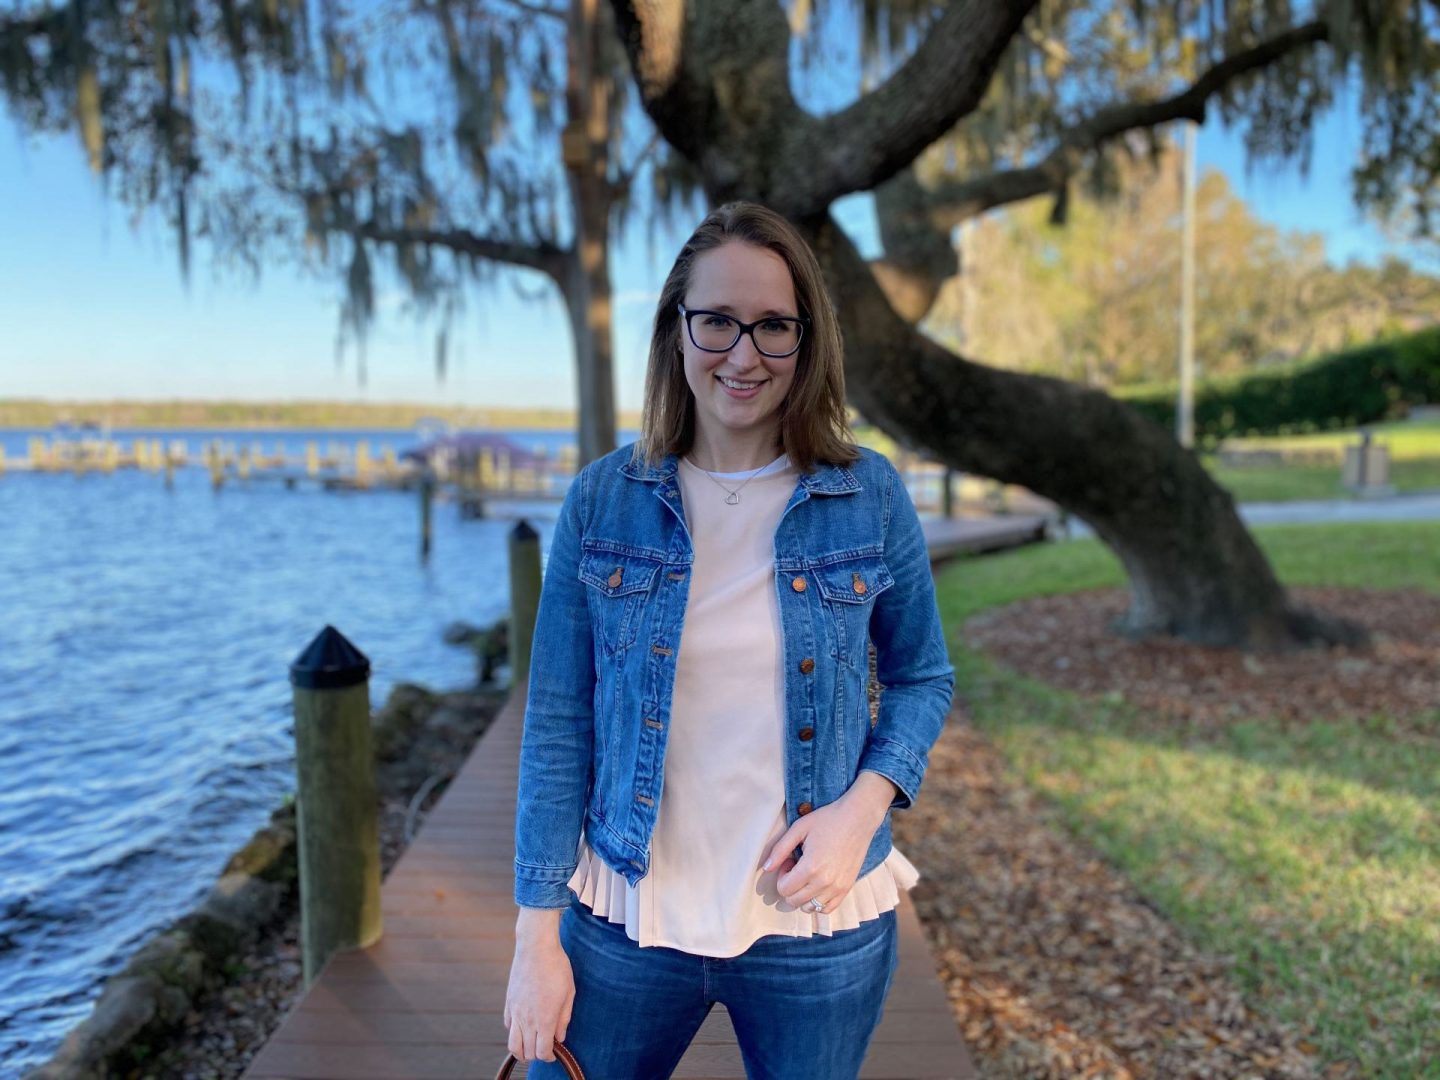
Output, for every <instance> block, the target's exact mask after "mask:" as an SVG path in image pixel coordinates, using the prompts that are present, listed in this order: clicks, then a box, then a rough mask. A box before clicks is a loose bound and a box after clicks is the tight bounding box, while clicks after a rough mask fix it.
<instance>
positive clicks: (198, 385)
mask: <svg viewBox="0 0 1440 1080" xmlns="http://www.w3.org/2000/svg"><path fill="white" fill-rule="evenodd" d="M1359 138H1360V123H1359V120H1358V119H1357V118H1356V116H1355V113H1354V103H1353V102H1350V103H1348V104H1347V105H1346V106H1345V107H1344V108H1342V109H1339V110H1337V111H1336V113H1335V114H1333V115H1332V116H1330V117H1329V118H1328V119H1326V120H1325V121H1323V122H1322V123H1321V125H1320V126H1319V128H1318V129H1317V133H1316V140H1315V153H1314V158H1313V163H1312V168H1311V171H1310V175H1309V177H1308V178H1302V177H1301V176H1300V174H1299V170H1298V168H1297V167H1295V166H1287V167H1285V168H1284V169H1281V170H1278V171H1275V170H1266V169H1264V168H1260V169H1257V171H1256V172H1255V174H1254V175H1252V176H1249V177H1247V176H1246V169H1245V163H1244V150H1243V147H1242V146H1241V144H1240V141H1239V139H1238V137H1236V136H1232V135H1229V134H1227V133H1226V132H1224V131H1223V130H1222V129H1220V128H1219V126H1218V122H1217V121H1214V120H1212V121H1211V122H1210V123H1209V124H1207V126H1206V127H1205V128H1203V129H1202V130H1201V132H1200V135H1199V139H1198V141H1197V146H1198V160H1199V164H1200V168H1201V169H1205V168H1207V167H1214V168H1218V169H1220V170H1222V171H1224V172H1225V173H1226V174H1227V175H1228V176H1229V177H1230V180H1231V183H1232V185H1233V187H1234V188H1235V190H1236V191H1237V192H1238V193H1240V194H1241V195H1242V196H1243V197H1245V198H1246V199H1247V200H1249V201H1250V203H1251V204H1252V206H1253V208H1254V210H1255V212H1256V213H1257V214H1258V215H1259V216H1260V217H1261V218H1263V219H1265V220H1268V221H1271V222H1273V223H1275V224H1276V225H1279V226H1281V227H1283V228H1287V229H1297V228H1298V229H1305V230H1310V231H1318V232H1321V233H1323V234H1324V236H1325V238H1326V244H1327V251H1328V254H1329V256H1330V258H1331V259H1332V260H1334V261H1336V262H1343V261H1345V260H1346V259H1348V258H1352V257H1354V258H1361V259H1364V260H1366V261H1372V260H1374V259H1376V258H1377V257H1379V256H1380V255H1381V254H1382V253H1384V252H1385V251H1388V250H1394V248H1393V245H1390V244H1388V243H1387V241H1386V240H1385V238H1384V237H1383V235H1382V234H1381V233H1380V232H1379V230H1377V229H1376V228H1375V227H1374V226H1373V225H1370V224H1368V223H1366V222H1365V221H1363V220H1362V219H1361V218H1360V217H1359V216H1358V215H1357V214H1356V212H1355V210H1354V208H1353V205H1352V202H1351V198H1350V193H1349V189H1348V183H1349V181H1348V171H1349V164H1350V163H1351V162H1352V161H1353V160H1354V158H1355V154H1356V152H1357V149H1358V146H1359ZM0 140H3V142H0V145H4V146H5V149H4V150H3V151H0V397H46V398H83V399H90V400H93V399H97V398H161V397H163V398H173V397H182V398H250V399H271V400H274V399H302V398H308V399H317V398H318V399H329V400H345V401H394V400H405V401H424V402H429V403H435V404H454V405H461V404H463V405H516V406H524V405H550V406H558V407H568V408H573V407H574V404H575V392H574V376H573V370H572V366H571V361H570V340H569V333H568V329H567V327H566V319H565V315H564V310H563V308H562V307H561V305H560V303H559V301H558V299H557V298H555V297H553V296H551V297H550V298H548V299H545V300H543V301H541V302H537V303H522V302H521V301H520V300H519V299H518V298H516V296H515V294H514V292H513V291H512V290H510V289H509V288H508V287H503V286H502V287H501V288H498V289H494V290H491V291H490V292H489V293H480V292H477V293H476V294H475V295H474V296H473V297H472V298H471V300H470V302H469V306H468V308H467V310H466V312H464V313H462V315H461V318H460V322H459V324H458V330H457V331H456V332H455V333H452V341H453V342H455V343H456V344H455V346H454V348H453V349H452V352H451V358H452V360H451V370H450V373H449V375H448V377H447V379H446V380H445V382H443V383H440V382H437V380H436V377H435V373H434V362H433V354H434V335H435V326H434V325H433V324H430V325H424V326H422V327H418V328H417V327H416V325H415V324H414V322H413V320H412V319H410V318H409V317H408V316H405V315H402V314H400V313H399V312H398V310H397V308H398V305H399V302H400V300H401V296H400V294H399V293H397V292H394V291H387V292H382V293H381V295H380V297H379V307H380V309H381V310H380V317H379V319H378V320H377V323H376V326H375V328H374V331H373V334H372V337H371V340H370V343H369V347H368V351H367V367H368V372H369V378H368V382H367V385H365V386H364V387H361V386H359V385H358V380H357V378H356V371H355V356H354V351H353V348H352V349H351V350H350V351H349V352H347V354H346V357H345V362H344V365H343V367H341V368H338V369H337V366H336V364H335V361H334V336H335V325H336V310H337V305H338V301H339V289H340V286H339V282H338V280H337V281H335V282H333V283H332V282H327V281H318V280H315V279H313V278H305V277H301V276H299V275H298V274H296V273H295V272H292V271H289V270H287V269H284V268H279V269H267V270H266V271H265V272H264V274H263V275H262V277H261V280H260V281H259V283H258V284H252V282H251V281H250V280H249V278H248V276H246V275H245V274H244V273H243V272H238V271H218V270H212V269H211V267H210V265H209V262H208V252H207V250H206V249H205V248H204V247H203V246H200V247H197V248H196V250H195V251H194V253H193V255H192V276H191V283H190V288H189V290H188V292H187V290H186V288H185V287H184V285H183V284H182V282H181V278H180V272H179V266H178V261H177V258H176V255H175V251H174V241H173V239H172V238H171V236H170V235H169V233H168V232H167V231H166V228H165V226H164V225H163V224H162V223H161V222H160V221H159V219H158V218H156V217H154V216H153V215H152V216H151V217H149V218H147V219H146V220H145V221H143V222H142V223H141V224H140V225H139V226H138V227H137V228H132V225H131V223H130V221H129V210H128V208H126V207H125V206H123V205H122V204H120V203H119V202H117V201H107V200H106V198H105V196H104V195H103V193H102V190H101V188H100V185H99V183H98V182H97V181H96V180H95V179H94V178H93V177H91V175H90V173H89V171H88V169H87V168H86V166H85V163H84V155H83V152H82V150H81V149H80V146H79V142H78V139H77V138H76V137H74V136H73V135H72V136H67V137H64V138H53V137H46V138H35V137H33V136H27V135H23V134H21V133H20V132H18V131H17V130H16V128H15V126H14V124H13V123H12V122H11V121H9V120H4V121H0ZM837 213H838V214H839V216H840V217H841V220H842V221H843V222H845V223H846V225H847V227H850V228H851V229H852V232H854V233H855V234H856V235H857V236H858V237H860V239H861V242H862V246H863V245H864V244H865V242H866V239H867V234H868V233H869V232H870V231H871V228H872V224H871V219H870V215H869V206H868V201H867V200H866V199H865V198H864V197H856V198H852V199H850V200H847V201H846V202H845V203H844V204H842V205H841V206H840V207H838V208H837ZM680 239H682V238H681V237H679V236H676V237H673V238H671V240H670V242H669V243H668V244H667V243H666V242H665V241H664V240H661V241H660V242H659V243H657V245H656V252H657V255H656V258H655V259H654V260H653V261H652V260H651V259H650V258H649V257H648V256H647V253H646V250H645V243H644V241H643V239H640V238H638V237H636V238H634V239H633V240H631V242H628V243H622V245H621V247H620V250H619V252H618V256H617V259H616V265H615V271H614V277H615V287H616V293H617V303H616V339H617V340H616V365H615V378H616V393H617V400H618V403H619V405H620V407H621V408H624V409H638V408H639V404H640V396H641V388H642V385H643V382H644V363H645V340H646V334H647V331H648V323H649V320H650V318H651V317H652V315H653V305H654V296H655V292H656V290H657V289H658V287H659V284H660V280H661V278H662V276H663V274H664V272H665V270H666V269H667V267H668V261H669V258H670V256H671V253H672V252H673V250H674V247H675V246H677V245H678V243H679V241H680ZM537 280H538V279H537Z"/></svg>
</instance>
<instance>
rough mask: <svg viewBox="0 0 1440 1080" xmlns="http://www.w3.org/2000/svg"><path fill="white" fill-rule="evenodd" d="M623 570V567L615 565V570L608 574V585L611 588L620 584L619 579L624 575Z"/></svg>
mask: <svg viewBox="0 0 1440 1080" xmlns="http://www.w3.org/2000/svg"><path fill="white" fill-rule="evenodd" d="M624 572H625V571H624V568H623V567H619V566H617V567H615V572H614V573H613V574H611V575H610V587H611V588H612V589H613V588H616V587H617V586H618V585H619V584H620V579H621V577H622V576H623V575H624Z"/></svg>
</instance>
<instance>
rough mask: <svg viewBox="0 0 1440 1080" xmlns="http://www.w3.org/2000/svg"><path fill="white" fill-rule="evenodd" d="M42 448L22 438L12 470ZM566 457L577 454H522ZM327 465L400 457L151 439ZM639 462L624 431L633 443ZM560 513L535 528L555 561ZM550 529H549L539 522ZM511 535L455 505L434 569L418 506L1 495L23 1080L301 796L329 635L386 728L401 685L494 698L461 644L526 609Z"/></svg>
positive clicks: (381, 496) (13, 948)
mask: <svg viewBox="0 0 1440 1080" xmlns="http://www.w3.org/2000/svg"><path fill="white" fill-rule="evenodd" d="M33 434H38V433H35V432H25V431H5V432H0V445H3V446H4V448H5V452H6V457H7V458H8V459H9V460H10V461H11V462H14V461H15V460H16V459H18V458H22V457H24V456H25V455H26V452H27V449H26V448H27V440H28V438H29V437H30V436H31V435H33ZM507 434H509V435H510V437H511V438H513V439H514V440H515V441H516V442H517V443H518V444H519V445H521V446H522V447H526V448H532V447H535V446H538V445H545V446H546V447H548V448H550V449H551V450H552V451H553V450H557V449H558V448H559V447H561V446H563V445H566V444H570V443H573V438H572V437H571V436H570V435H569V434H568V433H564V432H558V433H557V432H533V433H532V432H518V433H507ZM137 436H138V437H144V438H159V439H164V440H167V442H168V441H169V440H174V439H185V440H187V442H188V443H189V446H190V449H191V452H192V453H197V454H198V453H199V451H200V448H201V446H202V445H203V443H204V442H205V441H206V440H208V439H209V438H211V437H219V438H222V439H224V440H225V441H227V442H233V443H235V444H237V445H251V444H253V443H255V442H257V441H258V442H259V443H261V444H262V445H263V447H264V449H265V451H266V453H270V452H272V451H273V449H274V448H275V446H276V444H277V443H280V442H283V443H284V444H285V446H286V447H287V453H289V454H290V455H292V456H294V457H296V458H299V457H301V456H303V454H304V447H305V443H306V442H307V441H308V440H311V439H314V440H317V441H318V442H319V444H320V446H321V448H322V450H323V449H324V448H325V447H326V446H327V445H328V444H330V443H332V442H341V443H345V444H347V445H352V444H353V443H354V442H356V441H357V440H359V439H361V438H364V439H367V440H368V442H369V444H370V450H371V453H372V455H373V456H376V457H378V456H379V453H380V451H381V449H382V448H383V447H384V446H385V445H387V444H388V445H392V446H394V447H395V449H396V450H397V451H403V450H405V449H407V448H408V447H411V446H413V445H415V440H414V439H413V438H412V437H410V436H408V435H406V434H404V433H397V432H378V433H377V432H369V433H365V432H347V433H336V432H331V431H325V432H288V433H277V432H268V431H267V432H257V433H248V432H213V433H210V432H175V431H164V432H158V431H156V432H150V431H146V432H129V431H115V432H113V433H112V437H113V438H115V439H117V440H119V441H120V442H122V443H125V444H128V442H129V440H130V439H131V438H132V437H137ZM635 437H636V433H635V432H622V433H621V434H620V436H619V441H620V442H621V443H622V444H623V443H625V442H628V441H630V440H631V439H634V438H635ZM558 506H559V504H558V503H555V502H550V503H538V504H533V505H532V506H530V507H526V508H525V510H526V514H527V518H528V520H530V522H531V523H532V524H533V525H534V526H535V528H536V529H537V530H538V531H539V532H540V538H541V545H542V547H543V548H545V549H547V550H548V547H549V538H550V533H551V530H552V529H553V526H554V515H555V512H556V511H557V510H558ZM532 511H533V512H532ZM513 525H514V522H513V520H471V521H466V520H461V519H460V517H459V515H458V513H457V512H456V510H455V507H454V506H453V505H451V504H449V503H441V504H438V505H437V506H436V511H435V520H434V550H433V553H432V556H431V559H430V561H429V563H428V565H422V564H421V562H420V560H419V557H418V551H419V505H418V499H417V497H416V496H415V495H414V494H406V493H388V494H386V493H351V494H341V493H333V492H322V491H319V490H317V489H316V487H315V486H314V485H306V484H302V485H301V486H300V487H299V488H297V489H296V490H294V491H287V490H285V489H284V487H283V485H281V484H278V483H275V482H257V483H252V484H248V485H247V484H244V483H239V482H233V481H232V482H231V483H229V484H227V486H226V487H225V488H224V489H223V490H222V491H221V492H219V493H218V494H217V493H215V492H213V491H211V489H210V482H209V477H208V475H207V474H206V472H205V470H204V469H201V468H191V469H183V470H179V471H177V473H176V478H175V489H174V490H173V491H166V490H165V487H164V482H163V479H162V477H161V476H159V475H158V474H155V473H150V472H140V471H136V470H122V471H117V472H115V473H114V474H111V475H102V474H88V475H85V476H81V477H76V476H74V475H71V474H29V473H20V472H14V471H11V472H7V473H6V474H4V475H3V476H0V568H3V570H0V761H3V762H4V763H5V768H4V770H3V772H0V1076H16V1075H19V1074H20V1073H22V1072H23V1071H25V1069H27V1068H29V1067H32V1066H34V1065H37V1064H39V1063H41V1062H43V1061H45V1060H47V1059H48V1058H49V1057H50V1056H51V1055H52V1054H53V1053H54V1051H55V1049H56V1048H57V1047H58V1046H59V1044H60V1042H61V1040H63V1038H64V1036H65V1034H66V1033H67V1032H68V1031H69V1030H70V1028H71V1027H73V1026H74V1025H75V1024H76V1023H78V1022H79V1021H80V1020H82V1019H83V1018H84V1017H85V1016H86V1015H87V1014H88V1013H89V1011H90V1009H91V1007H92V1005H93V1004H94V1001H95V998H96V997H97V996H98V993H99V989H100V984H101V983H102V982H103V980H104V978H105V977H106V976H108V975H110V974H112V973H114V972H115V971H117V970H118V969H119V968H121V967H123V966H124V964H125V961H126V960H127V959H128V958H129V956H130V955H131V954H133V953H134V952H135V950H136V949H137V948H138V947H139V946H140V945H141V944H142V943H143V942H144V941H145V940H146V939H148V938H149V937H151V936H152V935H153V934H154V933H155V932H156V931H157V930H158V929H160V928H161V927H163V926H164V925H165V924H167V923H168V922H170V921H171V920H173V919H174V918H176V917H178V916H180V915H182V914H184V913H185V912H187V911H189V910H190V909H191V908H192V907H193V906H194V905H195V903H196V902H197V901H198V900H199V899H200V898H201V897H202V896H203V895H204V894H205V893H206V892H207V891H208V890H209V888H210V887H211V885H212V884H213V883H214V880H215V878H216V876H217V875H218V873H219V871H220V868H221V867H222V866H223V864H224V862H225V860H226V859H227V858H228V857H229V855H230V854H231V853H232V852H233V851H234V850H235V849H236V848H237V847H239V846H240V845H241V844H242V843H244V842H245V841H246V840H247V839H248V838H249V836H250V834H251V833H252V832H254V830H255V829H256V828H258V827H259V826H260V825H262V824H264V822H265V821H266V820H267V819H268V817H269V815H270V811H271V810H272V809H274V807H275V806H276V805H278V804H279V803H280V801H281V800H282V798H283V797H284V796H285V794H286V793H287V792H290V791H292V790H293V789H294V739H293V735H292V733H291V726H290V725H291V689H290V684H289V664H290V662H291V661H292V660H293V659H294V658H295V656H296V655H297V654H298V653H299V652H300V651H301V649H302V648H303V647H304V646H305V645H306V643H307V642H308V641H309V640H310V639H311V638H312V637H313V636H314V635H315V634H316V633H317V632H318V631H319V630H320V629H321V628H322V627H323V626H324V625H325V624H326V623H330V624H333V625H334V626H335V627H336V628H337V629H339V630H340V631H341V632H342V633H344V634H345V635H346V636H347V637H349V638H350V639H351V640H352V641H353V642H354V643H355V644H356V645H357V646H358V647H359V648H360V649H361V650H362V651H363V652H364V653H365V654H366V655H367V656H369V658H370V661H371V664H372V676H371V684H370V685H371V700H372V704H373V705H374V706H376V707H378V706H379V705H380V704H381V703H383V701H384V700H385V696H386V694H387V693H388V692H389V690H390V688H391V687H392V686H394V685H395V683H397V682H399V681H415V682H421V683H424V684H426V685H428V686H431V687H435V688H441V689H445V688H452V687H458V686H462V685H466V684H469V683H471V682H473V678H474V662H473V660H472V659H471V657H470V654H469V653H468V651H466V650H461V649H457V648H453V647H450V646H447V645H445V644H444V643H443V642H442V640H441V632H442V630H443V629H444V627H445V626H446V625H447V624H449V623H451V622H453V621H456V620H463V621H466V622H471V623H477V624H482V623H488V622H490V621H492V620H494V619H496V618H499V617H500V616H502V615H504V614H505V612H506V610H507V608H508V604H509V598H508V574H509V571H508V568H507V562H506V547H505V538H506V535H507V533H508V531H509V530H510V529H511V528H512V527H513Z"/></svg>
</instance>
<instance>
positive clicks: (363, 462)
mask: <svg viewBox="0 0 1440 1080" xmlns="http://www.w3.org/2000/svg"><path fill="white" fill-rule="evenodd" d="M355 482H356V483H357V484H359V485H360V486H361V487H368V486H369V485H370V444H369V443H368V442H366V441H365V440H364V439H361V440H360V441H359V442H357V443H356V444H355Z"/></svg>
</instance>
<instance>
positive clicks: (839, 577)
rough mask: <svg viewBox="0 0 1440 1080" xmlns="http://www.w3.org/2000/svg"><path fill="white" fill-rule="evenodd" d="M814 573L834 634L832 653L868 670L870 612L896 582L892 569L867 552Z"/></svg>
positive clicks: (817, 569) (853, 665)
mask: <svg viewBox="0 0 1440 1080" xmlns="http://www.w3.org/2000/svg"><path fill="white" fill-rule="evenodd" d="M811 572H812V573H813V574H814V575H815V579H816V581H817V582H818V584H819V586H820V595H821V596H823V597H824V598H825V611H826V616H827V618H828V619H829V620H830V626H831V629H832V631H833V633H834V637H833V638H832V639H831V643H830V644H831V649H830V655H831V656H833V657H835V658H836V659H837V660H839V661H840V662H841V663H844V664H848V665H849V666H850V667H853V668H856V669H857V670H867V669H868V667H869V664H868V663H867V660H868V657H867V655H866V648H865V646H866V645H867V643H868V642H869V640H870V614H871V612H873V611H874V610H875V598H876V597H877V596H879V595H880V594H881V593H882V592H884V591H885V590H886V589H888V588H890V586H891V585H894V584H895V579H894V578H893V577H892V576H891V574H890V568H889V567H888V566H886V565H885V560H884V559H883V558H882V557H881V556H879V555H863V556H859V557H857V558H854V559H842V560H841V561H839V562H833V563H827V564H826V565H824V566H817V567H814V568H813V570H812V571H811Z"/></svg>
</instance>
